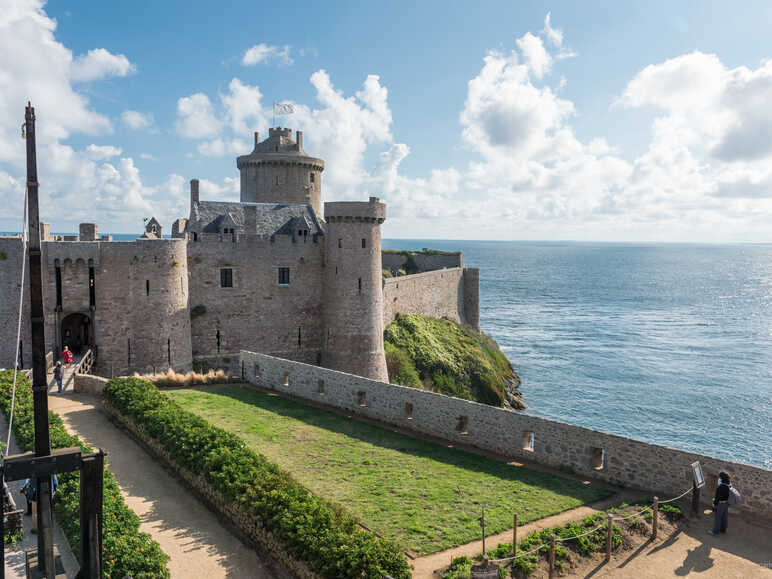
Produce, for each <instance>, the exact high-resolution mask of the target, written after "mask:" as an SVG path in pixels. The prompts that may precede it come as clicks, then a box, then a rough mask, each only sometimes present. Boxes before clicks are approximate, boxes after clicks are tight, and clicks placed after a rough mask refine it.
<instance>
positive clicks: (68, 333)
mask: <svg viewBox="0 0 772 579" xmlns="http://www.w3.org/2000/svg"><path fill="white" fill-rule="evenodd" d="M61 336H62V343H61V346H62V348H63V347H64V346H69V348H70V350H72V353H73V354H75V355H76V356H77V355H79V354H83V353H84V352H85V351H86V350H88V349H89V348H90V347H91V346H93V342H92V340H93V331H92V327H91V318H89V317H88V316H87V315H86V314H79V313H78V314H70V315H68V316H65V318H64V319H63V320H62V334H61Z"/></svg>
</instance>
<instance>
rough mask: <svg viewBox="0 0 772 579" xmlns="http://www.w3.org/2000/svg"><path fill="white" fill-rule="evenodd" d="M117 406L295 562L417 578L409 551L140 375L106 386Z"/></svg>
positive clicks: (339, 573) (340, 574)
mask: <svg viewBox="0 0 772 579" xmlns="http://www.w3.org/2000/svg"><path fill="white" fill-rule="evenodd" d="M105 396H106V397H107V399H108V401H109V402H110V404H111V405H112V406H113V407H115V408H116V409H117V410H118V411H120V412H121V413H122V414H124V415H125V416H127V417H129V418H131V419H132V420H133V421H134V422H135V423H136V424H139V425H142V427H143V428H144V431H145V433H146V434H147V435H148V436H151V437H152V438H154V439H155V440H156V441H157V442H158V443H159V444H160V445H161V446H162V447H163V448H165V449H166V451H167V452H168V453H169V455H170V458H171V460H172V461H174V462H175V463H176V464H177V465H179V466H181V467H184V468H186V469H188V470H189V471H191V472H193V473H194V474H199V475H201V476H203V477H204V479H205V480H206V481H207V482H208V483H209V484H211V485H212V486H213V487H214V488H216V489H217V490H218V491H219V492H220V493H221V494H222V495H223V497H224V498H225V500H226V501H228V502H230V503H233V504H234V505H238V506H239V507H240V508H241V509H243V510H245V511H246V512H248V513H249V514H250V515H252V516H254V517H255V518H256V519H257V520H259V521H261V523H262V524H263V525H264V527H265V528H266V529H267V530H269V531H270V532H271V533H272V534H273V536H274V537H275V538H276V539H277V540H278V541H279V542H280V543H281V544H282V545H283V546H284V548H285V550H286V551H287V552H288V553H290V554H291V555H292V556H293V557H295V558H297V559H299V560H301V561H304V562H305V563H306V564H307V565H308V566H309V568H310V569H312V570H313V571H315V572H316V573H318V574H319V575H320V576H322V577H329V578H344V577H368V578H370V577H372V578H380V577H381V574H383V573H385V574H388V575H391V576H392V577H394V578H395V579H407V578H409V577H410V571H409V566H408V563H407V559H406V558H405V556H404V554H403V553H401V552H400V550H399V549H398V548H397V547H396V546H395V545H394V544H393V543H391V542H389V541H386V540H384V539H380V538H378V537H376V536H375V535H374V534H373V533H370V532H368V531H364V530H362V529H361V528H359V527H358V525H357V523H356V521H355V519H354V518H353V517H352V516H351V515H350V514H348V513H347V512H346V511H344V510H343V508H342V507H340V506H339V505H336V504H334V503H332V502H330V501H327V500H325V499H322V498H320V497H318V496H316V495H313V494H311V493H310V492H309V491H308V490H307V489H306V488H305V487H303V486H302V485H300V484H299V483H297V482H296V481H295V480H294V479H293V478H292V477H291V476H290V475H289V474H288V473H286V472H284V471H282V470H281V469H280V468H279V467H278V466H277V465H276V464H274V463H271V462H269V461H268V459H266V458H265V457H264V456H262V455H260V454H257V453H255V452H253V451H252V450H250V449H249V448H247V446H246V445H245V444H244V442H243V441H242V440H241V439H239V438H238V437H237V436H235V435H233V434H230V433H228V432H226V431H224V430H222V429H220V428H216V427H214V426H211V425H210V424H209V423H207V422H206V421H205V420H203V419H202V418H200V417H198V416H196V415H195V414H193V413H191V412H187V411H186V410H183V409H182V408H181V407H180V406H179V405H178V404H176V403H175V402H173V401H172V400H171V399H170V398H169V397H167V396H165V395H164V394H162V393H161V392H160V391H159V390H158V389H157V388H156V387H155V386H153V385H152V384H151V383H150V382H148V381H146V380H142V379H139V378H133V377H132V378H115V379H113V380H110V381H109V382H108V383H107V385H106V386H105Z"/></svg>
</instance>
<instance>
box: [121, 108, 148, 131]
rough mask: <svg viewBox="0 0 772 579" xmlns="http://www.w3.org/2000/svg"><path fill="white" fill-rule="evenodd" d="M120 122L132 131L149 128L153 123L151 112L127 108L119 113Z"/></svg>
mask: <svg viewBox="0 0 772 579" xmlns="http://www.w3.org/2000/svg"><path fill="white" fill-rule="evenodd" d="M121 122H122V123H123V124H124V126H126V127H128V128H129V129H131V130H133V131H141V130H143V129H150V128H151V127H152V126H153V123H154V119H153V113H141V112H139V111H132V110H129V109H127V110H125V111H123V112H122V113H121Z"/></svg>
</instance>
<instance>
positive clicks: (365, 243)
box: [362, 237, 367, 249]
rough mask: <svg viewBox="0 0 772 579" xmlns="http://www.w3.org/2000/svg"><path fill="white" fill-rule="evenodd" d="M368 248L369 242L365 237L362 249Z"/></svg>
mask: <svg viewBox="0 0 772 579" xmlns="http://www.w3.org/2000/svg"><path fill="white" fill-rule="evenodd" d="M366 247H367V240H366V239H365V238H364V237H363V238H362V249H364V248H366Z"/></svg>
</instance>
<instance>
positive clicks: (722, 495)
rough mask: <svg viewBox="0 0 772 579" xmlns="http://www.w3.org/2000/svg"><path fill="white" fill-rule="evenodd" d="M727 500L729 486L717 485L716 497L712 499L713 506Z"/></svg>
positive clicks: (724, 484)
mask: <svg viewBox="0 0 772 579" xmlns="http://www.w3.org/2000/svg"><path fill="white" fill-rule="evenodd" d="M728 500H729V485H728V484H726V483H718V486H717V487H716V496H715V497H714V498H713V504H714V505H715V504H717V503H719V502H721V501H728Z"/></svg>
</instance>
